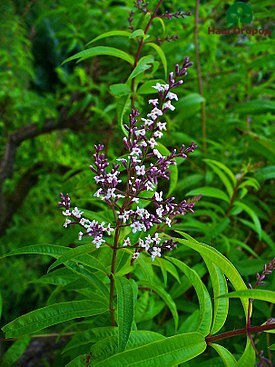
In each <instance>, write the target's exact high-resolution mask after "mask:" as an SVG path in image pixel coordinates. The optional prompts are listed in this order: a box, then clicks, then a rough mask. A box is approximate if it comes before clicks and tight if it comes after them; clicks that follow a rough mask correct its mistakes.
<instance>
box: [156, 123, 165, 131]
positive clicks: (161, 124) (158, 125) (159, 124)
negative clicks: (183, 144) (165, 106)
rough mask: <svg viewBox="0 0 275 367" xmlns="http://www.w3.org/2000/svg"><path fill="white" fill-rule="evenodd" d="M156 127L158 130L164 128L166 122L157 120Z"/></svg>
mask: <svg viewBox="0 0 275 367" xmlns="http://www.w3.org/2000/svg"><path fill="white" fill-rule="evenodd" d="M157 127H158V128H159V129H160V130H166V122H158V123H157Z"/></svg>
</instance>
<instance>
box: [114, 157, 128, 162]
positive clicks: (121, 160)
mask: <svg viewBox="0 0 275 367" xmlns="http://www.w3.org/2000/svg"><path fill="white" fill-rule="evenodd" d="M116 161H119V162H121V163H127V159H125V158H117V159H116Z"/></svg>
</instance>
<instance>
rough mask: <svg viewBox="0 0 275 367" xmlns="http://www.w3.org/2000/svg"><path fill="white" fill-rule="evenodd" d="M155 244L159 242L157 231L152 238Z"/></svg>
mask: <svg viewBox="0 0 275 367" xmlns="http://www.w3.org/2000/svg"><path fill="white" fill-rule="evenodd" d="M152 239H153V241H154V242H155V243H156V245H158V244H160V238H159V234H158V232H156V233H155V235H154V237H153V238H152Z"/></svg>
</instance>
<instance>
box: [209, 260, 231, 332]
mask: <svg viewBox="0 0 275 367" xmlns="http://www.w3.org/2000/svg"><path fill="white" fill-rule="evenodd" d="M203 259H204V262H205V264H206V266H207V268H208V271H209V275H210V279H211V284H212V288H213V294H214V312H213V324H212V328H211V334H216V333H217V332H218V331H219V330H220V329H221V328H222V327H223V325H224V323H225V321H226V318H227V315H228V308H229V300H228V299H224V298H218V297H219V296H220V295H222V294H225V293H227V292H228V287H227V283H226V279H225V277H224V275H223V273H222V271H221V270H220V268H219V267H218V266H217V265H215V264H213V263H212V262H211V261H210V260H209V259H208V258H207V257H204V258H203Z"/></svg>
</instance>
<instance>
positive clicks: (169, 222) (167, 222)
mask: <svg viewBox="0 0 275 367" xmlns="http://www.w3.org/2000/svg"><path fill="white" fill-rule="evenodd" d="M165 222H166V224H167V225H168V227H171V222H172V221H171V219H170V218H168V217H167V218H166V219H165Z"/></svg>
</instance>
